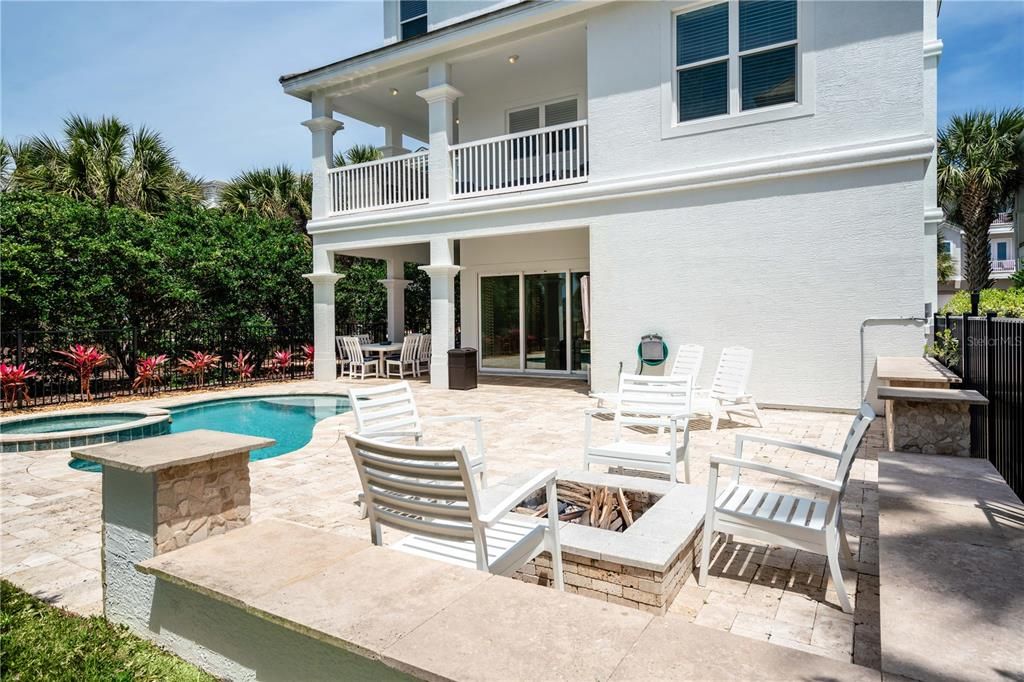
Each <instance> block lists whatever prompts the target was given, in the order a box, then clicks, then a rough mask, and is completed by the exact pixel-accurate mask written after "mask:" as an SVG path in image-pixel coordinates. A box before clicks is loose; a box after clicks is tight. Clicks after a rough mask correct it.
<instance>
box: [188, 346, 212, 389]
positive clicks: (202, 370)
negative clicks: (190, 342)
mask: <svg viewBox="0 0 1024 682" xmlns="http://www.w3.org/2000/svg"><path fill="white" fill-rule="evenodd" d="M189 356H190V357H187V358H182V359H180V360H178V371H179V372H181V373H182V374H184V375H186V376H187V375H190V374H191V375H194V376H195V377H196V385H197V386H205V385H206V370H208V369H210V368H211V367H213V366H214V365H216V364H217V363H218V362H220V356H219V355H212V354H210V353H204V352H202V351H199V350H190V351H189Z"/></svg>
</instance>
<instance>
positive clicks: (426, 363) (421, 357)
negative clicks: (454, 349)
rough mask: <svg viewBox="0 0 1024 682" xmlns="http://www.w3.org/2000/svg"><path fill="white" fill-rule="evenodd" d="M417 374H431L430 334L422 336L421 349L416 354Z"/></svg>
mask: <svg viewBox="0 0 1024 682" xmlns="http://www.w3.org/2000/svg"><path fill="white" fill-rule="evenodd" d="M416 374H417V375H420V374H430V334H423V335H422V336H420V347H419V349H418V350H417V352H416Z"/></svg>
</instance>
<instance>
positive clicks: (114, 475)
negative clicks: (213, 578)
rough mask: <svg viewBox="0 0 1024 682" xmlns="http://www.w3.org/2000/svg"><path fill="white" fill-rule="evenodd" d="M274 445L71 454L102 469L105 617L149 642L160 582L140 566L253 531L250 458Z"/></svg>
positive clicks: (168, 446)
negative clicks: (223, 537) (150, 615)
mask: <svg viewBox="0 0 1024 682" xmlns="http://www.w3.org/2000/svg"><path fill="white" fill-rule="evenodd" d="M273 444H274V441H273V440H270V439H267V438H254V437H251V436H240V435H236V434H229V433H220V432H217V431H205V430H198V431H190V432H188V433H180V434H174V435H169V436H160V437H157V438H147V439H144V440H136V441H127V442H122V443H112V444H109V445H102V446H98V447H92V448H85V449H82V450H72V455H73V456H75V457H78V458H80V459H84V460H87V461H91V462H96V463H98V464H100V465H102V467H103V474H102V475H103V549H102V561H103V564H102V565H103V610H104V615H105V616H106V617H107V618H109V619H111V620H114V621H115V622H119V623H124V624H126V625H128V626H129V627H130V628H132V629H133V630H135V631H136V632H138V633H141V634H145V633H146V632H147V630H148V626H149V623H148V622H147V618H146V616H145V614H148V612H149V608H148V606H149V604H150V603H151V602H152V598H153V590H154V584H155V579H154V578H153V577H152V576H148V575H144V574H142V573H139V572H138V571H137V570H136V568H135V566H136V564H138V563H140V562H142V561H145V560H147V559H151V558H153V557H155V556H158V555H160V554H164V553H167V552H170V551H172V550H175V549H178V548H181V547H185V546H187V545H189V544H194V543H197V542H200V541H202V540H204V539H206V538H207V537H210V536H212V535H217V534H220V533H225V532H227V531H229V530H232V529H234V528H241V527H243V526H245V525H246V524H248V523H249V509H250V507H249V495H250V488H249V452H250V451H252V450H257V449H259V448H264V447H269V446H270V445H273Z"/></svg>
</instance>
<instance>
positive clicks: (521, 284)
mask: <svg viewBox="0 0 1024 682" xmlns="http://www.w3.org/2000/svg"><path fill="white" fill-rule="evenodd" d="M585 274H586V273H585V272H568V271H566V272H544V273H520V274H514V275H484V276H481V277H480V346H481V347H480V367H481V369H483V370H492V371H495V372H529V373H561V374H569V373H571V372H581V371H586V369H587V366H588V365H589V363H590V350H589V346H590V343H589V341H587V340H584V325H583V317H582V312H581V311H582V299H581V290H580V278H581V277H582V276H583V275H585ZM570 285H571V286H570Z"/></svg>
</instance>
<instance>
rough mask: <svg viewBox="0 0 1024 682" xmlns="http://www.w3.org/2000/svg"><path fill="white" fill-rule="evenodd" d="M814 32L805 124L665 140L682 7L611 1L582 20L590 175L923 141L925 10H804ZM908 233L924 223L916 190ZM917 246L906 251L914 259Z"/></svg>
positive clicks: (815, 5)
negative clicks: (667, 85)
mask: <svg viewBox="0 0 1024 682" xmlns="http://www.w3.org/2000/svg"><path fill="white" fill-rule="evenodd" d="M801 4H802V5H803V6H804V12H805V13H806V12H809V13H811V14H813V22H814V31H813V33H812V34H811V35H807V36H804V35H803V34H802V35H801V39H802V40H805V43H806V44H805V45H804V48H805V49H810V50H812V51H813V53H814V66H815V73H816V78H815V83H814V91H815V93H814V100H815V110H814V115H813V116H807V117H802V118H795V119H789V120H784V121H775V122H770V123H763V124H757V125H750V126H745V127H742V128H730V129H726V130H720V131H715V132H708V133H703V134H696V135H689V136H685V137H674V138H669V139H663V129H662V125H663V113H662V82H663V81H666V80H667V79H668V77H669V73H670V69H671V64H672V61H671V60H672V46H671V42H670V41H671V31H670V30H669V27H670V25H671V12H672V9H673V8H678V7H679V6H681V3H663V2H622V3H611V4H609V5H606V6H602V7H601V8H598V9H595V10H593V11H591V12H588V14H587V35H588V39H587V73H588V78H587V80H588V87H589V95H590V113H589V120H590V158H591V177H593V178H597V179H603V178H608V177H615V176H621V175H642V174H645V173H653V172H658V171H665V170H673V169H679V168H690V167H694V166H703V165H709V164H723V163H729V162H735V161H738V160H742V159H746V158H751V157H754V156H762V155H772V154H788V153H794V152H798V151H801V150H811V149H816V148H825V147H833V146H842V145H852V144H856V143H858V142H865V141H868V140H877V139H888V138H895V137H900V136H910V135H920V134H921V133H922V132H927V133H928V134H933V132H932V131H930V130H929V131H924V130H923V127H924V126H923V120H922V109H921V101H922V96H923V84H922V82H923V76H922V25H923V23H922V6H921V3H915V2H854V1H849V2H812V3H801ZM917 199H918V202H917V203H918V211H917V215H916V216H915V217H914V221H915V224H920V221H921V205H922V193H921V192H919V193H918V197H917ZM920 250H921V249H920V241H918V242H916V243H915V244H914V252H915V253H920Z"/></svg>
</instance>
